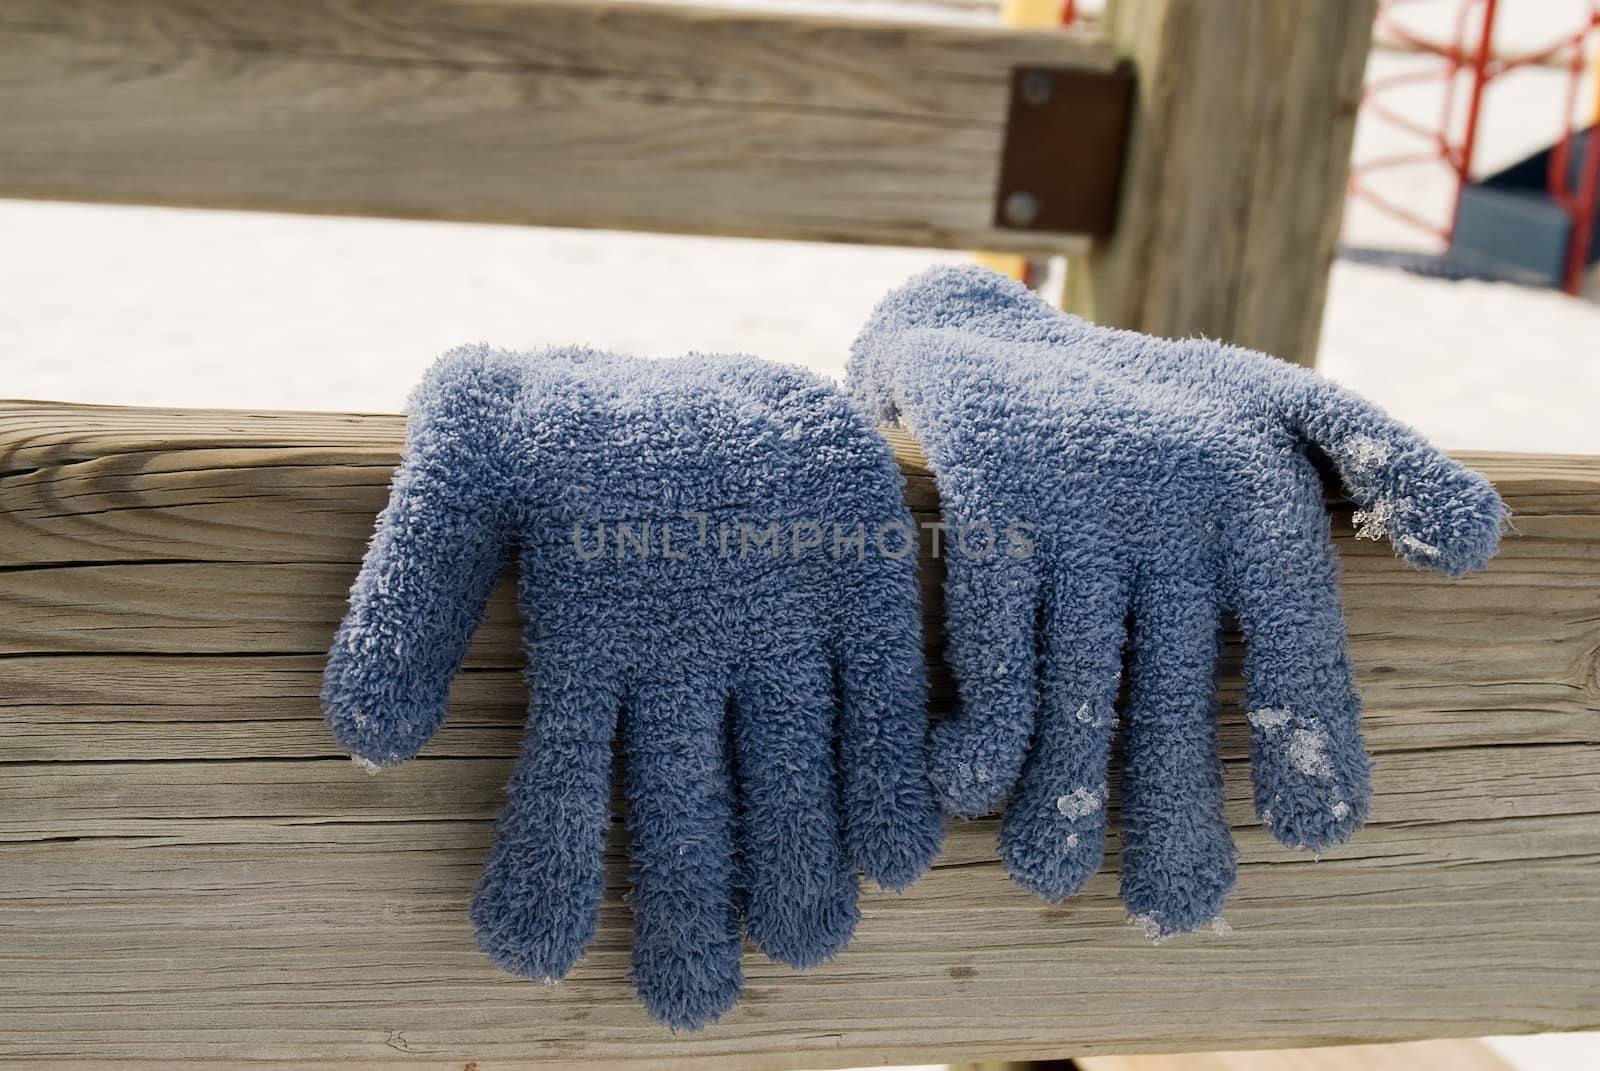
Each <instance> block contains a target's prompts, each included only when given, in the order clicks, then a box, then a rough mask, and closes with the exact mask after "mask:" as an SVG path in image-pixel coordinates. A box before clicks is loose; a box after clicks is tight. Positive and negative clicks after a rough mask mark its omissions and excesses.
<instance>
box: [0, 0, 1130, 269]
mask: <svg viewBox="0 0 1600 1071" xmlns="http://www.w3.org/2000/svg"><path fill="white" fill-rule="evenodd" d="M1115 63H1116V60H1115V57H1114V56H1113V54H1112V51H1111V49H1110V46H1109V45H1108V44H1107V43H1106V41H1105V39H1104V37H1103V36H1101V35H1099V34H1098V33H1097V32H1094V31H1087V30H1072V31H1067V30H1056V31H1052V32H1036V31H1026V30H1017V29H1007V28H1004V27H998V26H995V27H990V26H960V25H941V24H938V23H932V22H926V23H924V22H914V21H887V20H882V19H855V18H828V17H818V16H800V15H792V14H784V13H775V12H770V11H769V12H765V13H753V12H740V11H734V10H729V9H726V8H704V9H697V8H692V7H682V6H677V5H671V6H663V5H651V4H629V3H625V2H614V0H595V2H587V0H392V2H388V3H381V4H372V3H360V2H356V0H274V2H272V3H260V2H259V0H208V2H206V3H203V4H201V3H192V2H188V0H7V2H6V3H5V4H3V5H0V196H9V197H37V198H52V199H66V200H87V201H114V202H134V203H156V204H170V205H196V206H211V207H223V208H249V209H276V210H283V211H293V212H331V213H349V214H360V215H379V216H400V217H416V218H427V219H450V220H480V221H490V222H508V223H538V224H547V225H552V226H566V227H616V228H627V229H638V230H651V231H680V232H693V233H701V234H729V235H749V236H755V237H768V238H801V239H820V240H838V241H852V242H888V243H895V244H904V245H934V246H947V247H952V248H967V247H981V248H993V249H1017V250H1035V251H1052V252H1059V251H1061V250H1063V249H1064V248H1081V243H1079V242H1076V241H1075V240H1074V239H1073V238H1072V237H1071V236H1064V235H1062V234H1058V233H1057V234H1047V233H1036V232H1030V231H1021V230H1013V229H1005V228H997V227H995V226H994V225H993V216H994V211H995V208H994V203H995V195H996V190H997V188H998V184H999V172H1000V164H1001V145H1002V141H1003V135H1004V127H1005V122H1006V112H1007V100H1008V90H1009V83H1010V78H1011V71H1012V68H1014V67H1018V66H1034V65H1041V66H1056V67H1065V68H1071V69H1075V70H1078V71H1086V72H1109V71H1110V70H1111V69H1112V68H1113V67H1114V65H1115ZM1086 107H1088V105H1086ZM1064 155H1065V156H1067V157H1069V158H1066V159H1063V160H1062V166H1063V167H1083V166H1085V164H1084V161H1083V160H1081V159H1072V158H1070V157H1071V155H1072V154H1071V153H1070V152H1067V151H1064ZM1102 155H1104V154H1102ZM1118 155H1119V156H1120V153H1119V154H1118ZM1108 166H1111V167H1117V166H1120V159H1118V160H1115V161H1108Z"/></svg>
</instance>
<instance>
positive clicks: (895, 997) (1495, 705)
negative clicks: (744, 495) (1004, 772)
mask: <svg viewBox="0 0 1600 1071" xmlns="http://www.w3.org/2000/svg"><path fill="white" fill-rule="evenodd" d="M402 428H403V425H402V420H401V418H399V417H394V416H358V415H345V414H312V413H247V412H221V411H203V410H194V411H185V410H153V409H118V408H96V407H86V406H71V405H57V404H43V403H8V404H6V405H4V406H3V407H0V732H3V736H0V755H3V759H4V762H3V766H0V773H3V776H0V873H3V874H4V881H3V883H0V885H3V887H0V1057H4V1058H5V1059H7V1060H23V1059H26V1058H29V1057H32V1058H34V1060H35V1061H37V1062H38V1063H40V1064H41V1065H44V1066H50V1067H56V1068H76V1067H89V1066H110V1064H106V1065H102V1064H99V1063H96V1061H115V1064H114V1065H115V1066H117V1067H119V1068H123V1067H136V1068H141V1069H145V1071H154V1069H155V1068H158V1067H159V1068H173V1067H185V1066H214V1067H238V1066H243V1065H244V1064H245V1063H246V1062H247V1061H246V1058H247V1057H248V1062H249V1063H250V1066H255V1064H254V1062H255V1061H274V1060H276V1061H283V1062H284V1064H285V1065H292V1066H293V1067H295V1068H299V1069H322V1071H332V1069H334V1068H339V1069H341V1071H347V1069H349V1068H374V1069H375V1068H379V1067H417V1068H427V1069H430V1071H432V1069H439V1071H443V1069H446V1068H449V1069H454V1071H460V1069H461V1068H463V1067H471V1066H473V1065H474V1062H475V1061H476V1062H477V1064H478V1066H481V1067H482V1068H484V1069H485V1071H488V1069H491V1068H532V1067H534V1066H539V1065H544V1064H547V1063H549V1062H559V1063H562V1064H570V1065H585V1066H594V1067H601V1066H606V1067H610V1066H621V1065H637V1066H667V1065H675V1066H689V1065H693V1066H705V1067H725V1068H729V1069H734V1068H751V1067H763V1066H770V1067H779V1066H782V1067H793V1066H812V1067H825V1066H844V1065H850V1064H865V1063H882V1062H916V1061H940V1062H944V1061H948V1060H951V1059H957V1058H960V1057H961V1056H963V1055H970V1056H984V1057H990V1058H993V1057H999V1056H1006V1055H1010V1056H1017V1057H1021V1056H1062V1055H1069V1054H1070V1055H1085V1054H1092V1053H1095V1052H1109V1051H1124V1052H1126V1051H1151V1050H1159V1051H1169V1050H1181V1049H1200V1048H1236V1047H1241V1046H1263V1047H1266V1046H1284V1045H1299V1044H1317V1043H1329V1042H1336V1041H1376V1040H1393V1039H1404V1038H1419V1037H1435V1036H1441V1035H1478V1034H1486V1033H1500V1032H1521V1031H1532V1030H1544V1029H1575V1028H1584V1027H1595V1026H1600V1008H1597V1004H1596V1000H1595V992H1594V979H1595V977H1596V970H1597V967H1600V926H1596V925H1595V920H1596V919H1597V918H1600V881H1597V880H1596V873H1597V870H1596V868H1597V866H1600V821H1597V818H1596V816H1597V815H1600V683H1597V679H1596V668H1597V661H1600V459H1597V458H1576V457H1534V456H1513V455H1491V454H1478V455H1469V456H1467V457H1466V458H1465V460H1467V461H1468V462H1470V463H1471V464H1473V465H1475V466H1477V467H1479V468H1480V469H1482V470H1483V471H1484V472H1486V473H1488V474H1489V476H1490V477H1491V478H1493V479H1494V480H1495V482H1496V483H1497V485H1498V486H1499V488H1500V489H1501V491H1502V493H1503V494H1504V495H1505V497H1506V499H1507V501H1508V502H1509V503H1510V505H1511V507H1512V509H1513V510H1514V511H1515V513H1516V518H1515V531H1514V532H1513V533H1512V534H1511V535H1509V536H1508V538H1507V540H1506V542H1505V545H1504V549H1503V551H1502V552H1501V554H1500V556H1499V558H1497V559H1496V560H1495V562H1494V563H1493V565H1492V566H1491V567H1490V568H1489V570H1488V571H1487V572H1485V573H1483V574H1481V575H1478V576H1474V577H1470V578H1467V579H1464V580H1457V581H1452V580H1447V579H1443V578H1440V577H1437V576H1433V575H1429V574H1424V573H1420V572H1416V571H1414V570H1412V569H1410V568H1408V567H1407V566H1405V565H1404V564H1403V563H1401V562H1399V561H1397V560H1395V559H1394V558H1393V557H1392V555H1391V554H1390V553H1389V552H1388V550H1387V548H1385V547H1382V546H1379V545H1375V544H1372V543H1367V542H1356V541H1354V540H1353V539H1352V538H1351V536H1350V531H1349V525H1348V509H1347V508H1346V507H1344V506H1342V505H1341V506H1336V507H1335V512H1336V517H1337V523H1336V527H1337V530H1338V534H1339V545H1340V550H1341V552H1342V553H1343V556H1344V562H1345V578H1344V596H1345V600H1346V604H1347V609H1348V613H1349V623H1350V631H1351V640H1352V646H1353V651H1354V655H1355V659H1356V664H1357V669H1358V675H1359V679H1360V684H1361V687H1362V690H1363V693H1364V696H1365V701H1366V709H1367V714H1366V726H1367V733H1368V741H1369V743H1370V745H1371V747H1372V749H1373V751H1374V753H1375V755H1376V759H1377V775H1376V781H1377V796H1376V800H1375V802H1374V805H1373V817H1372V822H1371V824H1370V825H1369V826H1368V827H1367V829H1365V830H1364V831H1363V832H1361V833H1360V834H1359V835H1358V836H1357V837H1356V838H1355V839H1354V840H1353V841H1352V842H1351V843H1349V844H1348V845H1346V846H1343V847H1340V848H1338V849H1336V850H1333V851H1329V852H1328V853H1327V854H1326V855H1324V856H1323V858H1322V859H1321V860H1320V861H1319V860H1314V859H1312V858H1310V857H1309V856H1306V855H1304V854H1301V853H1296V852H1291V851H1289V850H1287V849H1284V848H1282V847H1279V846H1278V845H1276V844H1275V843H1274V842H1273V841H1272V840H1271V838H1270V837H1269V836H1268V835H1266V834H1265V833H1264V832H1263V831H1262V830H1261V829H1260V827H1259V824H1258V823H1257V822H1256V820H1255V819H1254V818H1253V816H1252V815H1251V813H1250V810H1249V804H1248V774H1247V772H1246V768H1245V764H1246V759H1245V754H1246V737H1245V731H1244V720H1243V717H1242V714H1241V713H1240V712H1239V709H1238V703H1237V701H1238V697H1239V686H1238V681H1237V662H1238V660H1237V650H1236V649H1234V648H1232V647H1230V651H1229V655H1228V658H1227V659H1226V660H1225V662H1226V665H1225V667H1224V676H1223V681H1222V684H1221V688H1222V693H1223V700H1224V701H1223V713H1222V719H1223V733H1222V748H1223V752H1224V757H1225V760H1226V766H1227V781H1228V787H1229V800H1230V802H1229V813H1230V817H1231V819H1232V821H1233V824H1234V827H1235V833H1236V835H1237V836H1238V839H1239V842H1240V846H1241V849H1242V866H1241V869H1240V876H1239V886H1238V890H1237V892H1236V893H1235V895H1234V897H1233V899H1232V901H1231V902H1230V905H1229V909H1228V914H1227V918H1228V921H1229V922H1230V923H1231V925H1232V933H1231V935H1229V936H1226V937H1223V936H1219V935H1216V934H1212V933H1209V932H1206V933H1202V934H1198V935H1194V936H1189V937H1184V938H1179V939H1174V940H1171V941H1169V942H1167V943H1165V944H1162V945H1160V946H1151V945H1149V944H1148V943H1146V942H1145V940H1144V939H1143V937H1142V936H1141V935H1140V934H1139V932H1138V931H1137V930H1136V929H1134V928H1131V927H1129V926H1127V925H1125V924H1124V912H1123V909H1122V907H1121V905H1120V903H1119V901H1118V899H1117V895H1116V880H1115V873H1116V868H1117V853H1116V838H1115V836H1113V838H1112V850H1111V852H1110V854H1109V855H1108V858H1107V860H1106V865H1105V869H1104V870H1103V872H1102V873H1101V874H1100V876H1098V877H1096V878H1095V879H1093V880H1092V881H1091V882H1090V884H1089V886H1088V888H1087V889H1086V890H1085V891H1084V893H1083V894H1082V895H1081V896H1079V897H1077V898H1075V899H1073V900H1071V901H1069V902H1067V903H1065V904H1062V905H1060V906H1054V907H1053V906H1050V905H1047V904H1044V903H1042V902H1040V901H1038V900H1036V899H1034V898H1032V897H1031V896H1029V895H1028V894H1026V893H1025V892H1023V891H1022V890H1021V889H1019V888H1018V887H1016V886H1015V885H1013V884H1012V883H1011V882H1010V881H1009V880H1008V879H1007V878H1006V876H1005V874H1004V872H1003V870H1002V869H1001V867H1000V865H999V864H998V862H997V861H996V858H995V852H994V833H995V827H994V824H993V823H992V822H988V821H979V822H970V823H967V822H964V823H956V824H954V825H953V826H952V828H951V832H950V837H949V841H948V845H947V848H946V850H945V852H944V855H943V857H942V858H941V859H940V861H939V864H938V865H937V867H936V868H935V869H934V871H933V873H932V874H930V875H929V876H928V877H926V878H924V879H923V880H921V881H919V882H918V883H916V884H915V885H914V886H913V887H912V888H911V889H910V890H909V891H908V892H907V893H905V894H904V895H899V896H894V895H885V894H881V893H872V894H869V895H867V896H866V898H865V903H864V910H863V919H862V923H861V926H860V929H859V932H858V935H857V937H856V940H855V942H854V944H853V945H852V946H851V947H850V948H849V949H848V950H847V951H846V952H844V953H843V954H842V955H841V956H839V957H838V958H837V959H836V960H835V961H834V962H832V963H830V964H828V965H826V966H824V967H822V968H820V969H817V970H814V971H808V972H804V973H797V972H794V971H791V970H789V969H788V968H786V967H781V966H777V965H773V964H770V963H768V962H766V961H765V960H764V959H763V958H762V957H760V956H759V955H758V954H756V953H753V952H752V953H751V954H750V955H749V956H748V957H747V962H746V969H747V971H748V973H749V978H750V981H749V986H748V989H747V991H746V994H745V997H744V1000H743V1002H742V1003H741V1005H740V1006H739V1008H738V1009H736V1010H735V1011H734V1012H733V1013H732V1014H730V1015H729V1016H728V1017H727V1018H726V1019H725V1020H724V1021H723V1022H722V1023H720V1024H718V1025H717V1026H715V1027H713V1028H711V1029H709V1030H707V1031H705V1032H704V1033H701V1034H696V1035H683V1036H676V1037H674V1036H670V1035H668V1034H667V1033H666V1032H665V1031H663V1030H662V1028H660V1027H659V1026H658V1025H657V1024H655V1023H654V1022H652V1021H651V1020H650V1019H649V1018H648V1017H647V1016H646V1014H645V1013H644V1011H643V1010H642V1008H641V1007H640V1006H639V1005H638V1004H637V1003H636V1002H635V1001H634V999H633V997H632V994H631V992H630V990H629V987H628V983H627V981H626V972H627V961H628V947H629V941H630V928H631V920H630V915H629V911H628V908H627V906H626V905H625V903H624V902H623V901H622V893H623V890H624V876H623V871H622V863H621V858H622V852H623V834H622V831H621V827H620V825H619V826H618V832H617V836H616V838H615V841H614V844H613V849H614V851H615V858H614V859H613V861H612V868H611V878H610V881H609V884H608V891H607V898H606V902H605V905H604V908H603V916H602V924H601V931H600V937H599V940H598V942H597V944H596V946H595V948H594V950H593V951H592V952H591V953H590V954H589V956H588V957H587V958H586V959H585V960H584V961H583V962H582V963H581V964H580V965H579V966H578V967H577V968H576V969H575V970H574V971H573V973H572V975H571V976H570V977H569V978H568V979H567V980H566V981H565V982H563V983H562V984H560V985H559V986H556V987H554V988H546V987H541V986H538V985H535V984H532V983H530V982H526V981H523V980H519V979H516V978H513V977H510V976H508V975H505V974H502V973H500V972H499V971H498V970H496V969H495V968H494V967H493V966H492V965H491V964H490V963H489V962H488V961H487V960H486V959H484V958H483V957H482V956H480V955H479V954H478V953H477V952H476V951H474V949H473V940H472V935H471V931H470V927H469V924H468V921H467V917H466V904H467V900H468V898H469V897H470V895H471V892H472V888H473V885H474V883H475V881H476V878H477V874H478V871H479V868H480V866H481V862H482V859H483V855H484V851H485V848H486V846H487V843H488V836H489V830H490V822H491V819H492V816H493V814H494V812H495V810H496V809H497V807H498V805H499V802H500V799H501V787H502V785H503V783H504V782H505V780H506V779H507V777H508V775H509V772H510V764H511V761H512V758H513V756H514V754H515V751H516V748H517V745H518V742H519V740H520V738H521V735H522V718H523V710H524V703H525V700H526V696H525V691H524V686H523V683H522V681H521V677H520V674H519V672H518V667H519V665H520V662H521V656H520V653H519V652H520V648H519V645H518V630H519V627H520V626H519V622H518V620H517V615H516V612H515V609H514V607H513V605H512V603H511V602H510V600H509V598H508V597H507V592H506V591H502V592H501V593H500V594H499V595H497V596H496V598H495V600H494V603H493V606H492V609H491V612H490V615H489V620H488V622H487V623H486V624H485V626H484V628H483V630H482V632H481V633H480V635H479V636H478V639H477V642H476V644H475V646H474V648H473V652H472V655H471V657H470V659H469V664H468V667H467V670H466V672H465V673H464V674H463V675H462V676H461V678H460V679H459V682H458V684H457V687H456V689H455V692H454V695H453V699H452V713H451V717H450V720H449V721H448V723H447V724H446V726H445V728H444V729H443V730H442V731H441V732H440V734H439V735H438V737H437V738H436V740H435V741H434V742H433V743H432V744H430V745H429V747H428V748H427V749H426V750H425V751H424V753H423V755H422V756H421V757H420V758H418V759H417V760H416V761H413V762H411V763H409V764H407V765H405V766H401V767H397V768H395V769H393V770H389V771H385V772H384V773H383V774H382V775H380V776H378V777H376V778H372V777H368V776H367V775H366V774H364V773H362V772H361V771H360V770H358V769H357V768H355V767H354V766H353V765H351V763H350V762H349V761H348V760H347V759H346V758H345V757H344V756H343V755H341V754H340V752H339V750H338V748H337V747H336V746H335V745H334V744H333V741H332V740H331V739H330V737H329V735H328V733H327V731H326V729H325V727H324V726H323V724H322V721H321V717H320V714H319V711H318V703H317V690H318V687H319V684H320V675H321V669H322V655H323V652H324V650H325V649H326V648H327V646H328V643H329V640H330V638H331V635H332V632H333V629H334V627H335V625H336V624H337V622H338V620H339V618H340V616H341V614H342V612H343V609H344V598H345V593H346V590H347V588H348V586H349V584H350V581H351V579H352V578H353V577H354V574H355V570H356V567H357V563H358V561H359V558H360V555H361V552H362V549H363V546H364V544H365V541H366V539H367V537H368V535H369V534H370V532H371V528H372V521H373V515H374V513H375V512H376V511H377V510H378V508H379V507H380V506H381V505H382V503H383V501H384V499H385V495H386V485H387V482H388V479H389V476H390V472H391V469H392V466H393V465H394V463H395V460H396V451H397V449H398V445H399V442H400V439H401V435H402ZM896 446H897V450H898V451H899V453H900V456H901V459H902V462H903V465H904V467H905V470H906V474H907V476H908V478H909V479H908V483H909V489H908V496H909V500H910V504H911V506H912V508H913V510H914V511H915V512H916V513H918V514H919V515H920V516H922V517H923V518H924V519H932V518H933V517H935V516H936V515H937V502H936V496H935V492H934V489H933V484H932V481H931V479H930V478H929V477H928V475H927V473H926V471H925V469H924V468H923V467H922V462H921V458H920V454H918V452H917V451H916V448H915V444H914V443H912V442H910V441H909V440H907V439H905V438H904V437H903V436H898V435H897V436H896ZM924 577H925V580H926V586H927V588H928V590H929V592H930V594H934V593H936V591H937V585H938V581H939V574H938V570H937V563H934V562H925V563H924ZM928 613H929V615H930V620H929V625H930V632H931V633H933V634H936V633H937V604H936V601H935V600H934V599H931V598H930V600H929V606H928ZM943 701H944V697H943V696H941V699H940V702H941V703H942V702H943Z"/></svg>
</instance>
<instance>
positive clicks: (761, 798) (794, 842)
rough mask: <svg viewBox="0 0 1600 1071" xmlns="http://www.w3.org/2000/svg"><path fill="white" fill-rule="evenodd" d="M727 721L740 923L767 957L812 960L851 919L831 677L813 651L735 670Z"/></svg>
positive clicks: (835, 945)
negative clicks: (732, 754)
mask: <svg viewBox="0 0 1600 1071" xmlns="http://www.w3.org/2000/svg"><path fill="white" fill-rule="evenodd" d="M734 719H735V720H734V732H733V738H734V746H735V749H736V755H737V760H736V769H737V771H738V787H739V835H740V845H741V847H742V849H743V877H744V880H745V930H746V932H747V933H749V935H750V937H751V939H752V940H754V941H755V943H756V944H757V945H758V946H759V947H760V948H761V950H762V951H763V952H765V953H766V954H767V955H768V956H770V957H771V958H773V959H775V960H780V961H782V962H784V963H788V964H790V965H791V966H794V967H813V966H815V965H816V964H818V963H821V962H822V961H823V960H826V959H829V958H831V957H832V956H833V955H834V954H835V953H837V952H838V951H839V950H840V949H842V948H844V946H845V945H846V944H848V943H849V941H850V935H851V934H852V933H854V932H855V927H856V920H857V919H858V918H859V917H860V912H859V911H858V910H857V908H856V892H857V884H856V874H855V868H854V867H853V866H852V865H851V864H850V863H849V862H848V861H847V860H846V858H845V854H844V848H843V845H842V844H841V843H840V838H839V832H840V830H839V789H838V786H837V784H836V782H835V775H834V767H835V761H834V745H833V674H832V670H831V668H830V667H829V665H828V663H827V661H826V660H825V659H824V658H823V657H822V655H821V652H817V653H816V654H814V655H808V656H806V657H803V658H800V659H788V660H784V659H780V658H776V657H774V658H772V659H770V660H768V661H767V662H765V663H764V664H763V665H761V666H760V667H758V668H757V669H755V670H754V671H752V672H749V673H746V674H744V675H743V676H742V678H741V679H740V680H739V682H738V683H737V684H736V686H735V688H734Z"/></svg>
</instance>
